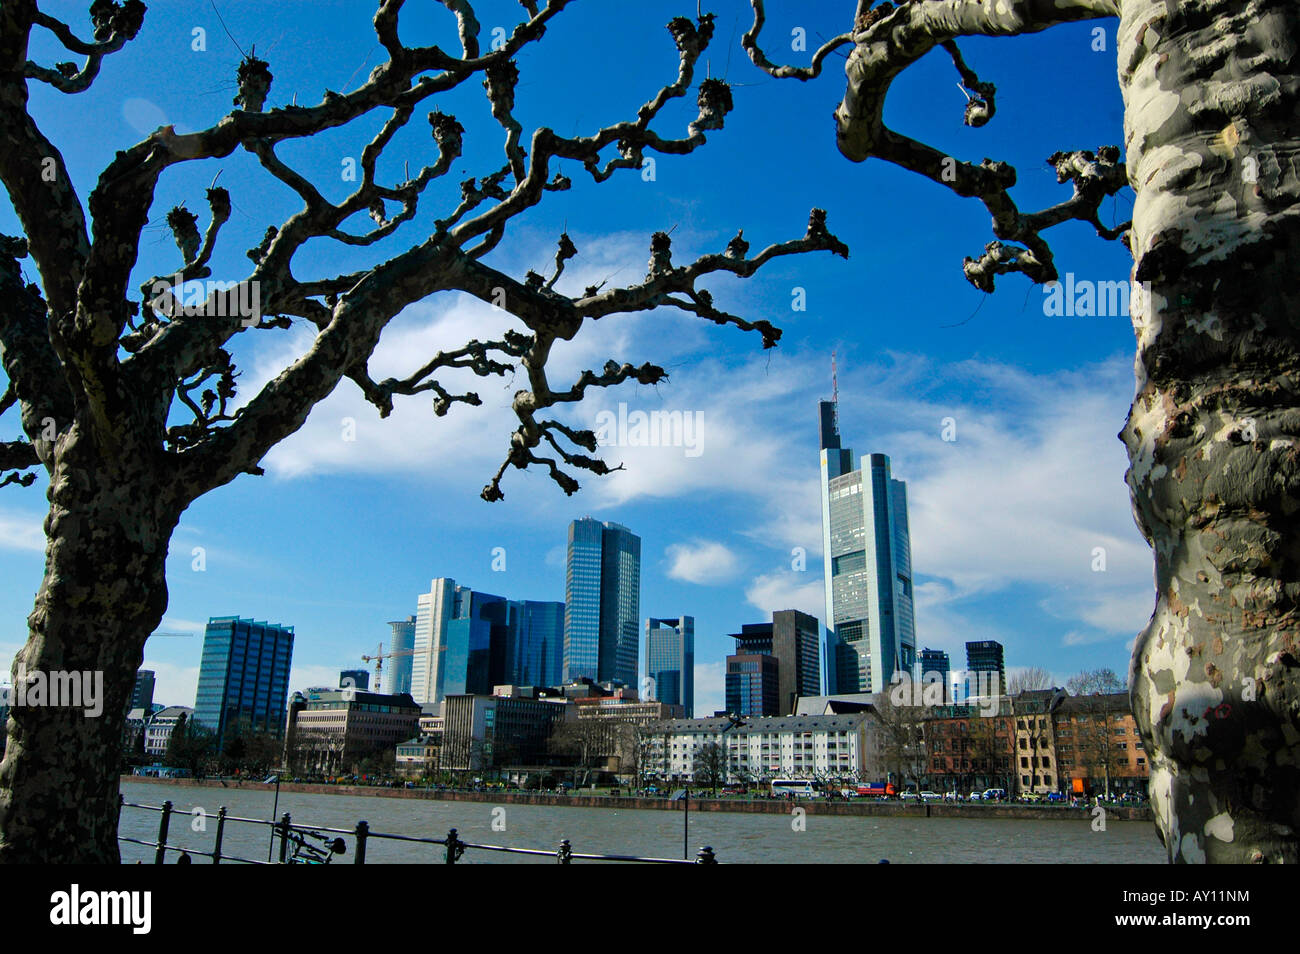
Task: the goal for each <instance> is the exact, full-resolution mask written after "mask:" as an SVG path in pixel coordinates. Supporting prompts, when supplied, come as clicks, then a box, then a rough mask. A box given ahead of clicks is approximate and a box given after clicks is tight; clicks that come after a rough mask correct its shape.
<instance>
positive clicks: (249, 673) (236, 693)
mask: <svg viewBox="0 0 1300 954" xmlns="http://www.w3.org/2000/svg"><path fill="white" fill-rule="evenodd" d="M293 635H294V634H293V627H292V626H282V625H280V624H278V623H265V622H259V621H254V620H251V619H243V618H241V617H238V616H214V617H212V618H211V619H209V620H208V626H207V632H206V633H205V635H204V637H203V660H202V662H201V664H200V666H199V690H198V696H197V698H196V700H195V703H194V721H195V722H196V723H198V724H200V725H203V726H205V727H207V728H209V729H211V730H212V731H213V732H215V733H216V736H217V741H218V744H219V743H220V742H221V740H222V739H223V738H224V737H225V734H226V732H227V730H230V729H233V728H235V727H239V728H241V729H244V728H247V729H251V730H254V731H266V732H272V733H274V734H275V735H277V736H278V735H280V734H281V732H283V731H284V725H285V702H286V699H287V698H288V694H289V666H290V664H291V663H292V661H293Z"/></svg>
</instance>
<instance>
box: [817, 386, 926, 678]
mask: <svg viewBox="0 0 1300 954" xmlns="http://www.w3.org/2000/svg"><path fill="white" fill-rule="evenodd" d="M819 410H820V417H821V420H820V438H821V440H820V443H821V471H822V479H821V497H822V553H823V554H824V558H825V586H826V625H827V636H826V691H827V693H830V694H836V693H846V692H879V691H881V690H882V689H884V688H886V687H888V685H889V682H890V680H891V679H892V678H893V675H894V672H895V671H897V670H900V669H901V670H903V671H904V672H906V673H907V674H908V675H909V676H911V675H912V671H913V668H914V664H915V662H916V621H915V617H914V615H913V610H912V546H911V541H910V538H909V536H908V530H907V485H906V484H905V483H904V482H903V481H901V480H894V479H893V478H892V477H891V476H890V472H889V458H888V457H886V456H885V455H884V454H870V455H869V456H868V457H867V459H866V461H865V462H864V463H865V466H860V467H859V469H857V470H854V469H853V452H852V451H851V450H849V449H848V448H847V447H841V446H840V434H839V423H838V419H837V413H838V411H837V402H835V401H822V402H821V404H820V407H819Z"/></svg>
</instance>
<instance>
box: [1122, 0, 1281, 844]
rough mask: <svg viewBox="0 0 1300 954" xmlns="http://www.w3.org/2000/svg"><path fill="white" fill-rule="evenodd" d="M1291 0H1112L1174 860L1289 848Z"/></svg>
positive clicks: (1151, 695) (1148, 636) (1157, 682)
mask: <svg viewBox="0 0 1300 954" xmlns="http://www.w3.org/2000/svg"><path fill="white" fill-rule="evenodd" d="M1298 27H1300V6H1297V4H1296V3H1295V2H1294V0H1246V2H1234V3H1227V2H1223V0H1179V2H1177V3H1172V2H1165V0H1124V3H1123V7H1122V16H1121V23H1120V28H1119V73H1120V82H1121V86H1122V89H1123V93H1124V98H1125V105H1126V109H1125V116H1126V119H1125V134H1126V138H1127V140H1128V172H1129V181H1130V182H1131V183H1132V184H1133V187H1134V189H1135V190H1136V192H1137V202H1136V206H1135V209H1134V215H1133V221H1134V229H1133V234H1132V242H1133V251H1134V258H1135V260H1136V265H1135V269H1134V277H1135V279H1136V281H1138V282H1147V283H1149V292H1150V293H1149V295H1146V296H1136V295H1135V296H1134V298H1135V299H1136V303H1135V306H1134V308H1133V324H1134V329H1135V332H1136V335H1137V346H1138V354H1137V362H1136V375H1137V393H1136V397H1135V398H1134V402H1133V408H1132V411H1131V412H1130V414H1129V418H1128V422H1127V424H1126V426H1125V428H1124V430H1123V432H1122V434H1121V436H1122V438H1123V440H1124V442H1125V444H1126V445H1127V447H1128V450H1129V459H1130V462H1131V466H1130V469H1129V472H1128V483H1129V487H1130V489H1131V492H1132V496H1133V503H1134V513H1135V518H1136V520H1137V522H1138V525H1139V527H1140V528H1141V530H1142V532H1143V534H1144V535H1145V536H1146V538H1147V540H1148V541H1149V542H1150V543H1151V545H1152V547H1153V549H1154V550H1155V561H1156V574H1155V576H1156V590H1157V602H1156V607H1155V612H1154V615H1153V616H1152V618H1151V621H1150V622H1149V623H1148V625H1147V627H1146V629H1145V630H1143V631H1142V633H1141V634H1139V636H1138V638H1137V641H1136V643H1135V645H1134V655H1133V662H1132V670H1131V674H1130V675H1131V680H1130V684H1131V687H1132V688H1131V694H1132V702H1133V711H1134V716H1135V718H1136V720H1137V723H1138V726H1139V728H1140V730H1141V733H1142V738H1143V741H1144V743H1145V745H1146V748H1147V753H1148V757H1149V762H1150V768H1151V782H1150V792H1151V802H1152V807H1153V809H1154V812H1155V815H1156V819H1157V824H1158V826H1159V829H1160V832H1161V836H1162V838H1163V840H1164V843H1165V846H1166V848H1167V849H1168V852H1169V857H1170V859H1171V860H1172V861H1177V862H1206V861H1209V862H1244V861H1252V862H1296V861H1300V840H1298V838H1297V830H1298V828H1300V661H1298V659H1300V615H1298V614H1297V597H1298V596H1300V535H1298V534H1297V532H1296V531H1297V520H1296V511H1297V509H1298V508H1300V500H1298V499H1297V489H1298V484H1300V444H1297V441H1298V440H1300V393H1298V392H1300V326H1298V325H1297V321H1296V316H1297V315H1300V286H1297V283H1296V280H1295V278H1296V270H1297V265H1296V263H1297V262H1300V242H1298V241H1297V215H1296V213H1297V198H1298V197H1300V178H1298V175H1297V165H1296V156H1297V152H1298V149H1297V142H1296V128H1297V126H1296V111H1297V107H1298V106H1300V94H1298V92H1297V90H1298V89H1300V76H1298V75H1297V69H1300V59H1297V56H1296V54H1297V43H1298V35H1300V30H1298Z"/></svg>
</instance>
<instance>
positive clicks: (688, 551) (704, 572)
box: [667, 540, 740, 585]
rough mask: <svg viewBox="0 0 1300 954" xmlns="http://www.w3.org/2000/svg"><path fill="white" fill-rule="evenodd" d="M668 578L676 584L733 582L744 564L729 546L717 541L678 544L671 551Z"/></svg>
mask: <svg viewBox="0 0 1300 954" xmlns="http://www.w3.org/2000/svg"><path fill="white" fill-rule="evenodd" d="M667 554H668V559H669V560H670V561H671V565H670V566H669V567H668V575H669V576H670V577H672V578H673V579H674V580H684V581H685V582H687V583H700V584H703V585H710V584H714V583H724V582H726V581H727V580H730V579H732V578H733V577H734V576H735V575H736V572H737V570H738V569H739V567H740V560H739V558H738V557H737V556H736V554H735V553H733V552H732V551H731V550H729V549H728V548H727V547H726V546H725V545H723V544H721V543H718V542H716V541H713V540H695V541H692V542H690V543H674V544H672V545H671V546H669V547H668V550H667Z"/></svg>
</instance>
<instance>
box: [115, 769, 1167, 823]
mask: <svg viewBox="0 0 1300 954" xmlns="http://www.w3.org/2000/svg"><path fill="white" fill-rule="evenodd" d="M122 781H124V782H143V783H145V784H154V785H176V786H179V787H182V788H185V787H194V788H231V789H251V790H255V791H267V790H268V788H269V786H267V785H265V784H263V783H261V782H239V781H232V780H229V779H226V780H224V781H223V780H217V779H203V780H196V779H188V778H179V779H178V778H148V777H144V776H138V775H123V776H122ZM280 791H282V792H303V793H308V794H312V795H361V796H371V797H375V798H420V799H430V800H434V801H447V802H488V803H491V804H493V805H547V806H553V807H559V808H623V809H628V808H643V809H647V810H651V811H681V802H673V801H669V800H668V799H666V798H636V797H632V796H627V795H624V796H617V797H614V796H608V795H556V794H554V793H541V792H444V791H431V790H429V789H423V788H380V787H377V786H371V785H324V784H321V783H317V782H283V783H281V785H280ZM794 805H798V806H799V807H801V808H804V809H806V810H807V811H808V814H810V815H876V816H878V815H902V816H907V817H911V818H1005V819H1021V820H1035V821H1036V820H1046V821H1079V820H1080V819H1081V818H1087V817H1088V813H1087V812H1086V811H1084V810H1081V809H1077V808H1068V807H1063V806H1058V805H1017V804H1009V805H979V804H954V803H952V802H926V803H924V804H916V803H914V802H897V801H874V800H867V799H863V800H861V801H823V800H821V799H807V800H803V801H799V802H793V803H792V802H786V801H780V800H778V799H752V800H748V799H735V798H726V799H721V798H719V799H714V798H694V797H693V798H691V811H693V812H766V813H775V814H788V813H789V811H790V809H791V808H792V807H793V806H794ZM1106 815H1107V817H1108V818H1110V819H1113V820H1115V821H1150V820H1151V812H1150V810H1149V809H1147V808H1145V807H1142V808H1137V807H1132V806H1123V807H1110V806H1107V808H1106Z"/></svg>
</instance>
